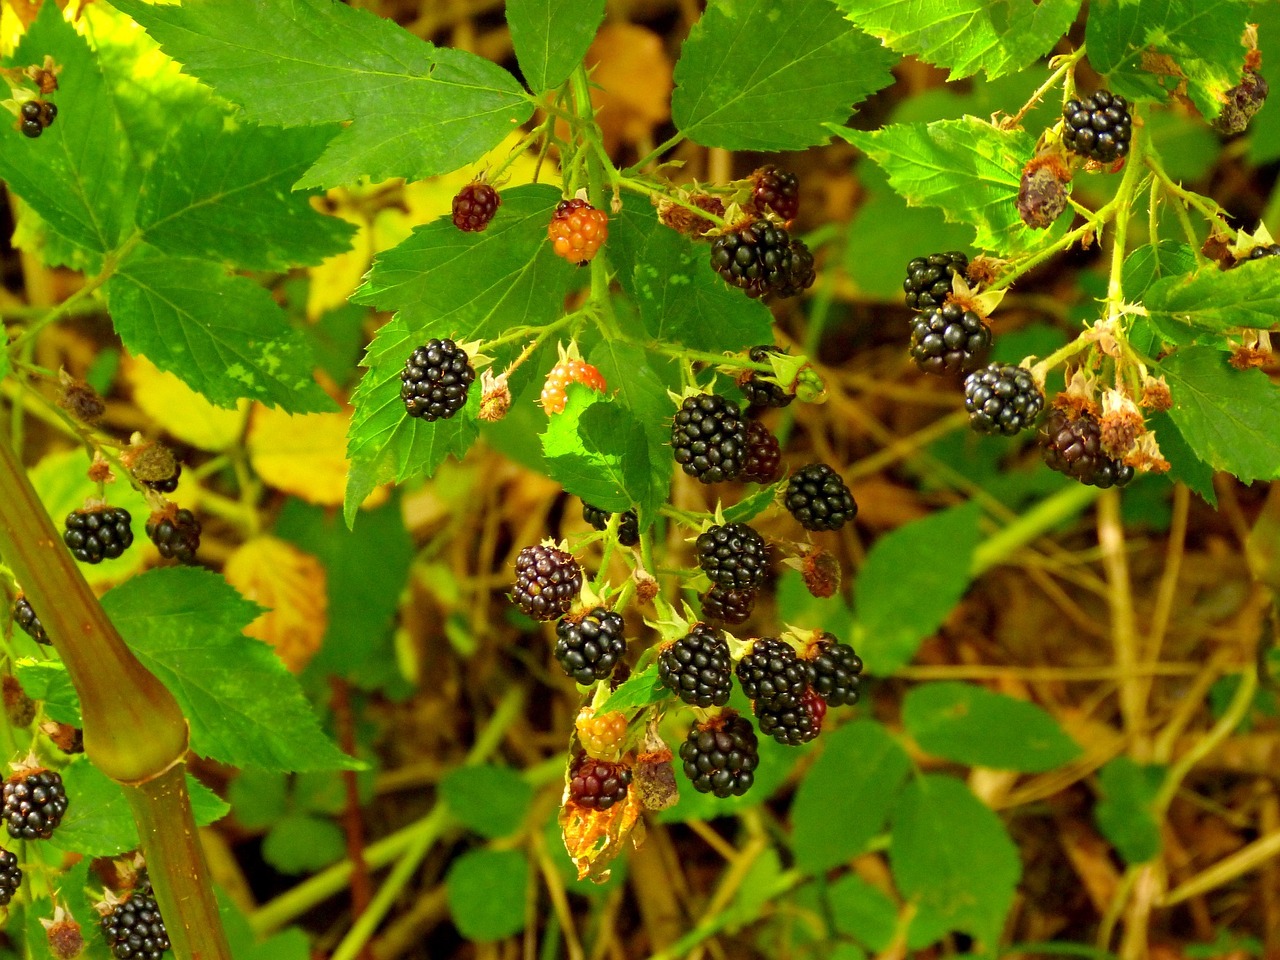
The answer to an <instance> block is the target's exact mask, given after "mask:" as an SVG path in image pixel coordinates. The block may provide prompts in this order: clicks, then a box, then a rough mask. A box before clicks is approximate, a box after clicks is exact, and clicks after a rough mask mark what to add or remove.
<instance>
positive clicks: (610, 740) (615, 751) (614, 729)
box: [576, 707, 627, 762]
mask: <svg viewBox="0 0 1280 960" xmlns="http://www.w3.org/2000/svg"><path fill="white" fill-rule="evenodd" d="M576 726H577V728H578V740H579V741H580V742H581V743H582V749H583V750H585V751H587V756H590V757H595V758H596V759H597V760H609V761H611V762H612V761H616V760H617V759H618V758H619V757H621V756H622V747H623V744H624V743H625V742H626V739H627V718H626V715H625V714H623V713H620V712H618V711H617V710H615V711H613V712H612V713H604V714H600V715H599V716H592V715H591V708H590V707H585V708H583V710H582V712H581V713H579V714H578V720H577V724H576Z"/></svg>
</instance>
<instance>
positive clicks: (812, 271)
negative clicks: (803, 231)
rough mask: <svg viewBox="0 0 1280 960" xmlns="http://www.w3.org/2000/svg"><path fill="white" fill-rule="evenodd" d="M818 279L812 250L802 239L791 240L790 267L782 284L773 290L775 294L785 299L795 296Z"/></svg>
mask: <svg viewBox="0 0 1280 960" xmlns="http://www.w3.org/2000/svg"><path fill="white" fill-rule="evenodd" d="M817 279H818V269H817V267H816V266H815V264H814V259H813V252H812V251H811V250H810V249H809V248H808V247H807V246H805V243H804V241H803V240H792V241H791V269H789V270H788V271H787V275H786V278H785V279H784V280H783V282H782V284H781V285H780V286H779V287H777V288H776V289H775V290H774V291H773V292H774V295H775V296H778V297H782V298H783V299H786V298H787V297H795V296H798V295H800V294H801V293H803V292H804V291H806V290H808V289H809V288H810V287H812V286H813V281H815V280H817Z"/></svg>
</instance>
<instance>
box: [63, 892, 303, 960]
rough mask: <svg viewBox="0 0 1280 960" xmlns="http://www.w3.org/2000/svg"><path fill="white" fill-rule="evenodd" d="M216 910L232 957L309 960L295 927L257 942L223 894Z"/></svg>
mask: <svg viewBox="0 0 1280 960" xmlns="http://www.w3.org/2000/svg"><path fill="white" fill-rule="evenodd" d="M218 909H219V911H220V913H221V915H222V926H223V928H224V929H225V930H226V932H227V943H228V945H230V947H231V955H232V956H233V957H235V958H236V960H311V943H310V941H309V940H308V939H307V935H306V934H305V933H303V932H302V930H300V929H299V928H298V927H289V928H288V929H287V930H284V931H282V932H281V933H277V934H275V935H274V936H271V937H265V938H263V939H262V941H261V942H258V938H257V937H256V936H254V932H253V927H252V926H251V925H250V924H249V918H248V917H246V916H245V915H244V914H243V913H241V912H240V910H239V908H238V907H236V906H235V905H234V904H233V903H231V901H230V900H229V899H227V898H226V897H225V896H222V895H220V896H219V897H218ZM86 960H90V958H87V957H86Z"/></svg>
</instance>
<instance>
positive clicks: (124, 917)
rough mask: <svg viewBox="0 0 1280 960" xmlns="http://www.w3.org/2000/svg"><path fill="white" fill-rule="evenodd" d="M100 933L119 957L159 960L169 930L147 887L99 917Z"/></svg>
mask: <svg viewBox="0 0 1280 960" xmlns="http://www.w3.org/2000/svg"><path fill="white" fill-rule="evenodd" d="M102 935H103V937H104V938H105V939H106V941H107V945H108V946H109V947H111V953H112V954H113V955H114V956H115V957H117V958H118V960H160V957H161V956H163V955H164V952H165V951H166V950H168V949H169V932H168V931H167V930H165V927H164V920H163V919H161V917H160V907H159V906H158V905H157V904H156V901H155V896H154V895H153V894H152V893H151V892H150V887H147V888H145V890H144V889H138V890H135V891H133V893H131V894H129V896H127V897H125V899H123V900H121V901H120V902H119V903H117V904H116V905H115V906H114V907H113V908H112V909H111V911H110V912H109V913H108V914H107V915H106V916H104V917H103V918H102Z"/></svg>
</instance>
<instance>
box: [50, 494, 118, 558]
mask: <svg viewBox="0 0 1280 960" xmlns="http://www.w3.org/2000/svg"><path fill="white" fill-rule="evenodd" d="M132 523H133V517H131V516H130V515H129V511H128V510H125V509H124V508H123V507H102V508H100V509H97V510H74V511H72V512H71V513H69V514H67V524H66V531H65V532H64V533H63V534H62V541H63V543H65V544H66V545H67V547H68V548H69V549H70V550H71V554H72V556H74V557H75V558H76V559H77V560H79V561H80V562H81V563H101V562H102V561H103V560H114V559H115V558H116V557H118V556H120V555H121V554H122V553H124V552H125V550H127V549H129V547H130V546H131V545H132V544H133V528H132V526H131V524H132Z"/></svg>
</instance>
